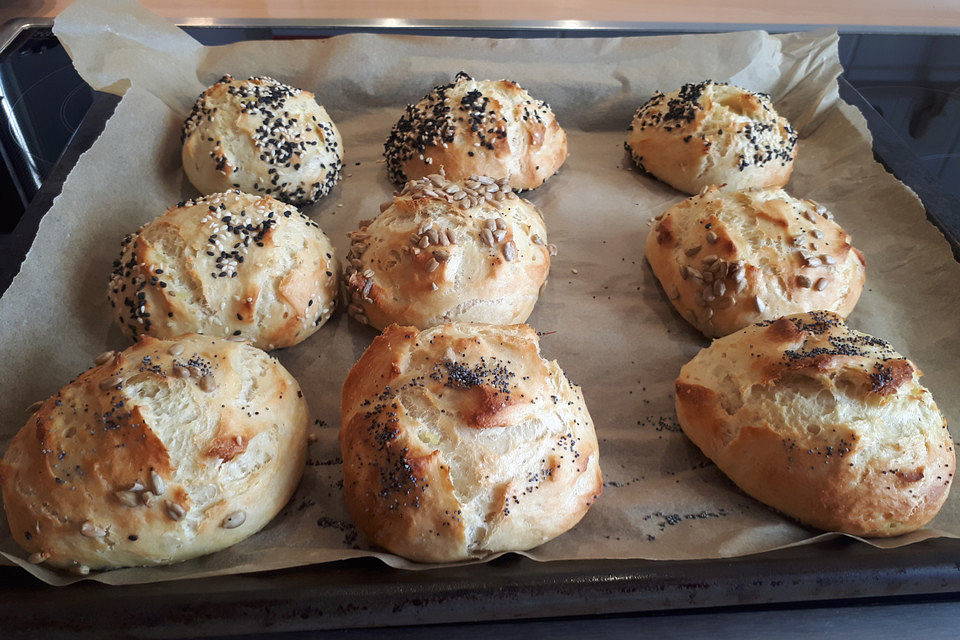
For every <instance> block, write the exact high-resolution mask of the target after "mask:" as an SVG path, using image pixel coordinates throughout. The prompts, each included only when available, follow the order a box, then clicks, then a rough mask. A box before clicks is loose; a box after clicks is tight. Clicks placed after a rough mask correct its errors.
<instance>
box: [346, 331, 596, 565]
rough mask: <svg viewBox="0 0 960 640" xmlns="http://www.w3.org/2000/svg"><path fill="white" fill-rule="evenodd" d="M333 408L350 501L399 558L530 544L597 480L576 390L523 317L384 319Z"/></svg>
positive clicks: (570, 517)
mask: <svg viewBox="0 0 960 640" xmlns="http://www.w3.org/2000/svg"><path fill="white" fill-rule="evenodd" d="M341 414H342V421H341V429H340V447H341V450H342V453H343V461H344V462H343V474H344V493H345V497H346V501H347V506H348V507H349V508H350V513H351V514H352V516H353V518H354V520H355V521H356V522H357V525H358V526H359V528H360V530H361V531H363V533H364V534H365V535H366V536H367V537H368V538H369V539H370V540H371V541H373V542H374V543H375V544H378V545H380V546H382V547H384V548H386V549H387V550H389V551H392V552H394V553H397V554H399V555H402V556H404V557H407V558H409V559H412V560H416V561H421V562H450V561H455V560H464V559H467V558H472V557H477V556H481V555H484V554H486V553H489V552H496V551H505V550H522V549H529V548H531V547H535V546H537V545H539V544H542V543H543V542H546V541H547V540H550V539H552V538H554V537H556V536H558V535H560V534H561V533H563V532H564V531H566V530H567V529H569V528H570V527H572V526H573V525H575V524H576V523H577V522H578V521H579V520H580V518H582V517H583V515H584V514H585V513H586V511H587V509H588V508H589V507H590V505H591V504H593V502H594V501H595V500H596V498H597V497H598V496H599V494H600V492H601V491H602V482H601V475H600V467H599V460H598V451H597V440H596V434H595V433H594V430H593V422H592V420H591V419H590V415H589V413H588V412H587V409H586V406H585V405H584V404H583V397H582V395H581V393H580V390H579V388H578V387H576V386H574V385H573V384H571V383H570V382H569V381H568V380H567V379H566V377H565V376H564V375H563V372H562V371H561V370H560V368H559V367H558V366H557V364H556V363H555V362H548V361H546V360H544V359H543V358H541V357H540V354H539V345H538V343H537V337H536V334H535V332H534V331H533V330H532V329H530V327H528V326H526V325H515V326H510V327H504V326H491V325H479V324H466V323H454V324H447V325H442V326H439V327H435V328H433V329H430V330H427V331H424V332H420V331H418V330H417V329H416V328H414V327H400V326H397V325H391V326H390V327H387V329H386V330H385V331H384V332H383V334H382V335H380V336H378V337H377V338H376V339H375V340H374V342H373V344H372V345H371V346H370V348H369V349H367V351H366V352H365V353H364V354H363V356H362V357H361V358H360V360H359V361H358V362H357V364H356V365H355V366H354V367H353V369H352V370H351V371H350V374H349V375H348V376H347V380H346V382H345V383H344V386H343V399H342V403H341Z"/></svg>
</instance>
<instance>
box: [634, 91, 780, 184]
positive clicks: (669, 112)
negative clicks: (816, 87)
mask: <svg viewBox="0 0 960 640" xmlns="http://www.w3.org/2000/svg"><path fill="white" fill-rule="evenodd" d="M626 146H627V149H628V150H629V151H630V153H631V155H632V156H633V160H634V162H636V163H637V166H638V167H640V169H641V170H643V171H647V172H649V173H651V174H652V175H654V176H655V177H657V178H659V179H660V180H662V181H664V182H666V183H667V184H669V185H670V186H672V187H673V188H675V189H678V190H680V191H684V192H686V193H689V194H694V193H698V192H699V191H700V190H701V189H703V188H704V187H708V186H710V185H723V184H725V185H727V187H729V188H730V189H735V190H742V189H750V188H771V187H782V186H784V185H785V184H787V182H788V181H789V180H790V174H791V173H792V171H793V160H794V158H795V157H796V155H797V133H796V132H795V131H794V130H793V128H792V127H791V126H790V123H789V122H787V120H786V118H783V117H781V116H780V115H778V114H777V112H776V110H775V109H774V107H773V103H772V102H771V101H770V97H769V96H767V95H766V94H762V93H754V92H752V91H747V90H746V89H741V88H740V87H735V86H733V85H729V84H727V83H725V82H714V81H712V80H707V81H705V82H700V83H697V84H685V85H683V86H682V87H681V88H680V89H677V90H676V91H672V92H670V93H667V94H664V93H660V92H657V93H656V94H654V96H653V97H652V98H650V100H649V101H647V102H646V104H644V105H643V106H641V107H640V108H639V109H638V110H637V113H636V115H635V116H634V118H633V122H632V123H631V124H630V133H629V134H628V135H627V142H626Z"/></svg>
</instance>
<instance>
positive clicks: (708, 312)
mask: <svg viewBox="0 0 960 640" xmlns="http://www.w3.org/2000/svg"><path fill="white" fill-rule="evenodd" d="M703 317H704V318H706V319H707V320H709V319H710V318H712V317H713V309H710V308H709V307H708V308H706V309H704V310H703Z"/></svg>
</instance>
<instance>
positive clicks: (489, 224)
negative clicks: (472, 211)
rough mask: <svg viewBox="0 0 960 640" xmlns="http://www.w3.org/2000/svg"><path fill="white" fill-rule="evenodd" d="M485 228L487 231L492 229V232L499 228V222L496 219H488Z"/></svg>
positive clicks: (484, 222)
mask: <svg viewBox="0 0 960 640" xmlns="http://www.w3.org/2000/svg"><path fill="white" fill-rule="evenodd" d="M483 227H484V228H485V229H490V231H493V230H494V229H496V228H497V221H496V219H494V218H487V219H486V220H484V221H483Z"/></svg>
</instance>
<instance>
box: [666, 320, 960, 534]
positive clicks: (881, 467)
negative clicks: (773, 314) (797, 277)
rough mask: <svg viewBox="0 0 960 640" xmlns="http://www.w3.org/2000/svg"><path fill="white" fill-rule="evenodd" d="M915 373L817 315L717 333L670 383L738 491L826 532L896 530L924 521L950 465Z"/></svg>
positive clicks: (683, 412)
mask: <svg viewBox="0 0 960 640" xmlns="http://www.w3.org/2000/svg"><path fill="white" fill-rule="evenodd" d="M920 375H921V373H920V370H919V369H917V367H916V365H914V364H913V363H912V362H910V360H908V359H907V358H905V357H903V356H902V355H900V354H899V353H897V352H896V351H895V350H894V349H893V347H891V346H890V345H889V344H887V343H886V342H885V341H883V340H881V339H879V338H874V337H872V336H869V335H866V334H863V333H860V332H858V331H854V330H852V329H850V328H849V327H847V326H846V325H845V324H844V322H843V319H842V318H840V317H839V316H837V315H835V314H832V313H828V312H824V311H817V312H812V313H807V314H801V315H795V316H789V317H785V318H780V319H779V320H776V321H774V322H762V323H759V324H756V325H753V326H751V327H747V328H746V329H743V330H742V331H739V332H737V333H735V334H733V335H730V336H727V337H725V338H720V339H719V340H716V341H714V342H713V344H712V345H711V346H710V347H708V348H706V349H703V350H702V351H701V352H700V353H699V354H698V355H697V356H696V357H695V358H694V359H693V360H691V361H690V362H689V363H687V364H686V365H684V367H683V368H682V369H681V371H680V377H679V378H678V379H677V382H676V393H677V395H676V406H677V417H678V418H679V421H680V426H681V427H682V428H683V431H684V433H686V434H687V436H689V437H690V439H691V440H692V441H693V442H694V444H696V445H697V446H698V447H699V448H700V450H701V451H703V453H704V454H706V456H707V457H709V458H710V459H711V460H713V461H714V462H715V463H716V464H717V466H718V467H719V468H720V470H721V471H723V472H724V473H725V474H727V476H729V477H730V479H731V480H733V481H734V482H735V483H736V484H737V485H738V486H739V487H740V488H741V489H743V490H744V491H745V492H747V493H748V494H750V495H751V496H753V497H754V498H756V499H757V500H760V501H761V502H764V503H766V504H768V505H770V506H771V507H773V508H775V509H777V510H779V511H782V512H783V513H785V514H787V515H789V516H792V517H794V518H796V519H797V520H800V521H801V522H804V523H807V524H810V525H812V526H814V527H818V528H820V529H825V530H828V531H841V532H844V533H850V534H855V535H862V536H895V535H899V534H902V533H907V532H909V531H913V530H915V529H918V528H920V527H922V526H923V525H925V524H926V523H927V522H929V521H930V520H931V519H932V518H933V517H934V516H935V515H936V514H937V512H938V511H939V510H940V507H941V506H943V503H944V501H945V500H946V499H947V494H948V492H949V490H950V484H951V482H952V481H953V474H954V470H955V467H956V457H955V454H954V448H953V440H952V438H951V437H950V433H949V431H948V430H947V424H946V420H944V418H943V416H942V415H941V413H940V411H939V410H938V409H937V405H936V403H935V402H934V401H933V398H932V397H931V395H930V392H929V391H928V390H927V389H925V388H924V387H923V386H922V385H921V384H920V382H919V378H920Z"/></svg>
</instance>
